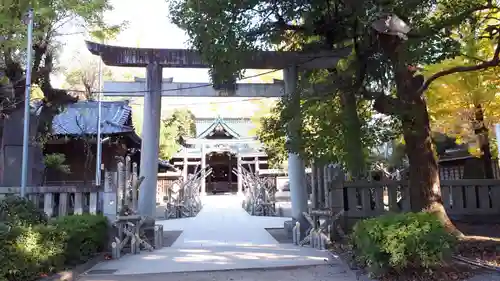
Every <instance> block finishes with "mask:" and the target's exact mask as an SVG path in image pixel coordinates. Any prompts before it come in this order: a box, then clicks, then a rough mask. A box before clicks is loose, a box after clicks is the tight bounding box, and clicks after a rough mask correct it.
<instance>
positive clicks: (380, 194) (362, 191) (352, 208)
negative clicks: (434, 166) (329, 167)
mask: <svg viewBox="0 0 500 281" xmlns="http://www.w3.org/2000/svg"><path fill="white" fill-rule="evenodd" d="M337 186H339V185H337ZM340 188H342V193H343V194H344V200H343V202H339V203H340V204H341V205H343V207H344V210H345V212H346V215H347V216H348V217H372V216H377V215H381V214H383V213H385V212H389V211H391V212H401V211H409V210H410V201H409V187H408V182H407V181H384V182H376V181H372V182H367V181H358V182H344V183H343V184H342V185H341V187H340ZM441 193H442V198H443V203H444V206H445V208H446V210H447V212H448V214H450V215H457V216H462V215H495V214H498V215H500V180H487V179H474V180H443V181H441ZM337 194H339V193H337Z"/></svg>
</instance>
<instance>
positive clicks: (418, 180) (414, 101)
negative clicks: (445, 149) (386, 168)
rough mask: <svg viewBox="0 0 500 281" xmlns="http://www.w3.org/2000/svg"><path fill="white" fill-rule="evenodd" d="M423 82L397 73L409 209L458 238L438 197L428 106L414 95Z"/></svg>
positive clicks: (402, 73)
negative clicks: (433, 218)
mask: <svg viewBox="0 0 500 281" xmlns="http://www.w3.org/2000/svg"><path fill="white" fill-rule="evenodd" d="M423 81H424V79H423V77H422V76H421V75H417V76H413V72H411V71H410V70H408V69H407V68H404V69H402V70H401V69H400V70H399V71H398V73H396V83H397V97H398V98H399V101H400V102H401V105H402V107H401V110H400V117H401V119H402V123H403V136H404V139H405V142H406V153H407V155H408V161H409V163H410V180H409V186H410V188H409V189H410V194H409V195H410V206H411V211H413V212H421V211H424V212H431V213H434V214H436V215H437V217H438V218H439V220H440V221H441V222H442V223H443V225H444V226H445V227H446V228H447V229H448V230H449V231H450V232H452V233H454V234H457V235H461V232H460V231H459V230H458V229H457V228H456V227H455V225H454V224H453V222H452V221H451V220H450V218H449V217H448V214H447V213H446V209H445V208H444V205H443V199H442V197H441V183H440V179H439V168H438V163H437V156H436V155H435V153H434V149H433V144H432V138H431V127H430V122H429V113H428V111H427V103H426V102H425V98H424V97H423V95H419V94H417V91H418V89H419V88H420V86H421V85H422V83H423Z"/></svg>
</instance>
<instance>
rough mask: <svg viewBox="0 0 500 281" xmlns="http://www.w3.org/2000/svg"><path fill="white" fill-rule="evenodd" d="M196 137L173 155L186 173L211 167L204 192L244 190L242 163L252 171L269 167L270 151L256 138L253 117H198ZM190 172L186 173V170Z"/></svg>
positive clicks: (202, 186) (202, 191)
mask: <svg viewBox="0 0 500 281" xmlns="http://www.w3.org/2000/svg"><path fill="white" fill-rule="evenodd" d="M195 125H196V137H195V138H190V139H187V140H186V145H185V147H183V148H182V149H181V150H180V151H179V152H178V153H177V154H176V155H174V157H173V158H172V159H171V163H172V164H173V165H174V166H175V167H177V168H179V170H182V171H183V173H184V175H185V176H186V175H187V174H194V173H196V172H197V171H200V169H204V168H206V167H209V168H212V173H211V174H210V175H208V176H207V178H206V180H205V182H203V183H202V185H201V193H202V194H203V193H207V194H210V193H222V192H231V193H236V192H239V193H241V192H242V191H243V189H242V188H243V183H242V179H241V177H240V174H241V173H240V170H239V169H241V167H243V168H244V169H247V170H248V171H250V172H257V171H259V170H261V169H268V162H267V155H266V153H265V152H264V151H263V148H262V145H261V143H260V142H259V141H258V140H257V138H256V136H255V133H254V130H255V125H254V124H253V123H252V121H251V120H250V118H222V117H217V118H196V120H195ZM186 173H187V174H186Z"/></svg>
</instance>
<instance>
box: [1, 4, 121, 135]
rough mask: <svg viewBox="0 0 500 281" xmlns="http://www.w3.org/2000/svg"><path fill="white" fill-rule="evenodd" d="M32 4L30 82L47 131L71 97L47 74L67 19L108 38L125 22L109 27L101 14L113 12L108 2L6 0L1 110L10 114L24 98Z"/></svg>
mask: <svg viewBox="0 0 500 281" xmlns="http://www.w3.org/2000/svg"><path fill="white" fill-rule="evenodd" d="M29 7H32V8H33V13H34V28H33V46H32V51H33V58H32V65H31V68H32V81H31V84H32V85H35V86H37V87H39V89H40V90H41V91H42V92H43V97H44V99H43V100H42V103H43V105H44V106H43V107H41V113H40V114H39V115H38V118H39V120H40V121H39V128H38V131H39V132H40V133H45V132H48V131H49V130H50V129H49V128H50V124H51V122H52V118H53V117H54V116H55V115H56V114H57V113H59V108H60V107H61V106H63V105H64V104H66V103H70V102H75V101H76V100H75V98H74V97H71V96H69V95H67V93H66V92H65V91H63V90H57V89H54V88H53V87H52V85H51V77H50V74H51V73H52V72H53V71H54V70H55V67H56V66H55V64H56V63H57V54H58V52H59V50H60V49H61V47H62V46H61V44H60V43H59V42H58V39H59V38H60V37H61V36H66V35H69V34H65V33H64V30H67V26H68V23H69V22H71V24H72V26H73V27H74V29H76V30H77V33H78V32H81V33H90V34H91V35H92V36H94V37H96V38H100V39H104V38H112V37H113V36H115V35H116V34H117V33H118V32H119V31H120V30H121V29H122V28H124V27H125V24H126V23H125V22H123V23H119V24H117V25H108V24H106V23H105V22H104V20H103V16H102V15H103V13H104V12H106V11H109V10H112V9H113V7H112V6H111V5H110V1H109V0H88V1H73V0H54V1H52V0H51V1H48V0H35V1H27V0H22V1H13V0H5V1H2V5H0V38H1V39H0V57H1V58H2V59H1V60H0V73H1V74H0V79H1V81H2V82H0V102H1V105H2V107H1V112H0V114H3V115H8V114H10V112H12V110H14V109H15V108H17V106H18V105H19V104H21V103H22V102H23V98H24V84H25V83H24V81H23V80H24V79H25V78H24V72H25V69H24V65H25V58H26V44H27V28H26V23H25V20H26V13H27V11H28V8H29Z"/></svg>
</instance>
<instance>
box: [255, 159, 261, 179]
mask: <svg viewBox="0 0 500 281" xmlns="http://www.w3.org/2000/svg"><path fill="white" fill-rule="evenodd" d="M254 159H255V160H254V161H255V164H254V165H255V174H256V175H258V174H259V171H260V162H259V156H256V157H255V158H254Z"/></svg>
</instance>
